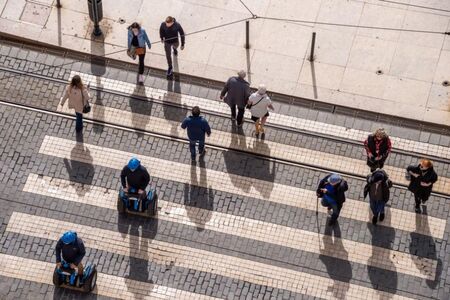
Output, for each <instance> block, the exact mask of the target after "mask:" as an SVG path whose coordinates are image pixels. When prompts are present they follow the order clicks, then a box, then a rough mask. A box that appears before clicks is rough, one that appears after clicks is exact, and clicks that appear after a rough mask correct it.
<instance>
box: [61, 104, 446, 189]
mask: <svg viewBox="0 0 450 300" xmlns="http://www.w3.org/2000/svg"><path fill="white" fill-rule="evenodd" d="M92 107H93V109H92V112H91V113H90V114H89V115H88V116H89V117H91V118H93V119H95V116H96V115H100V116H102V121H108V122H110V123H113V124H116V125H121V126H128V127H133V128H138V129H142V130H148V131H153V132H156V133H159V134H164V135H176V136H177V137H180V138H184V137H186V132H185V131H184V130H183V129H182V128H181V127H180V123H179V122H174V121H168V120H165V119H161V118H155V117H150V116H146V115H142V114H138V113H131V112H127V111H123V110H119V109H115V108H111V107H105V106H102V105H95V104H93V105H92ZM57 110H58V111H62V112H66V113H70V111H71V110H70V109H69V108H68V104H65V106H64V107H61V106H60V105H58V108H57ZM94 112H95V114H94ZM207 141H208V143H210V144H212V145H215V146H219V147H225V148H232V149H237V150H243V151H251V152H254V153H258V154H263V155H270V157H274V158H279V159H286V160H289V161H294V162H297V163H306V164H310V165H314V166H318V167H321V168H325V169H327V168H329V169H332V170H345V171H346V172H352V173H355V174H358V175H360V176H366V175H367V173H368V167H367V165H366V162H365V161H362V160H359V159H354V158H349V157H345V156H339V155H335V154H329V153H326V152H320V151H315V150H310V149H306V148H300V147H295V146H290V145H285V144H280V143H275V142H271V141H261V140H258V139H256V138H254V137H251V136H250V137H245V139H243V136H242V135H239V134H235V133H230V132H224V131H218V130H214V131H213V134H212V135H211V137H210V138H208V139H207ZM384 169H385V170H386V172H387V173H388V174H389V178H390V179H391V180H392V181H394V182H396V183H401V184H408V182H407V181H406V179H405V169H402V168H397V167H392V166H388V165H385V166H384ZM433 189H434V190H435V191H439V192H443V193H447V194H450V179H449V178H445V177H442V176H441V177H439V181H438V182H437V183H435V184H434V186H433Z"/></svg>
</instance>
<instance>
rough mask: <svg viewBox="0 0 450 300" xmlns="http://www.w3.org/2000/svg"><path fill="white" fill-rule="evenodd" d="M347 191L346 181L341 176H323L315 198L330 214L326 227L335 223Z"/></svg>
mask: <svg viewBox="0 0 450 300" xmlns="http://www.w3.org/2000/svg"><path fill="white" fill-rule="evenodd" d="M347 190H348V184H347V181H345V180H344V179H343V178H342V177H341V175H339V174H336V173H332V174H329V175H327V176H325V177H324V178H323V179H322V180H321V181H320V182H319V186H318V187H317V191H316V194H317V197H318V198H321V199H322V200H321V204H322V206H324V207H326V208H328V212H329V213H331V218H330V221H329V222H328V225H330V226H332V225H334V224H335V223H336V220H337V218H338V217H339V214H340V212H341V209H342V206H343V205H344V202H345V192H346V191H347Z"/></svg>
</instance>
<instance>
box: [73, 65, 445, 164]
mask: <svg viewBox="0 0 450 300" xmlns="http://www.w3.org/2000/svg"><path fill="white" fill-rule="evenodd" d="M74 75H80V76H81V77H82V78H83V81H84V82H85V83H90V85H91V86H92V87H97V88H102V89H104V90H110V91H117V92H121V93H126V94H130V95H131V94H133V95H137V96H141V97H148V98H153V99H159V100H163V101H166V102H171V103H175V104H178V105H183V106H186V107H193V106H200V107H201V108H203V109H205V110H208V111H213V112H218V113H224V114H229V113H230V111H229V108H228V106H226V104H224V103H223V102H222V101H218V100H211V99H206V98H200V97H194V96H190V95H184V94H179V93H174V92H168V91H166V90H162V89H156V88H152V87H146V86H145V87H142V88H136V84H133V83H128V82H124V81H120V80H114V79H109V78H105V77H100V76H95V75H90V74H86V73H80V72H75V71H72V72H71V74H70V77H72V76H74ZM246 116H247V117H250V115H249V112H246ZM269 121H270V123H273V124H276V125H280V126H287V127H291V128H295V129H300V130H307V131H310V132H316V133H320V134H325V135H328V136H336V137H339V138H344V139H349V140H352V141H358V142H361V143H362V141H364V140H365V139H366V138H367V135H368V134H369V133H370V132H367V131H363V130H358V129H352V128H348V127H344V126H338V125H332V124H327V123H323V122H317V121H312V120H307V119H301V118H297V117H292V116H287V115H283V114H278V113H271V114H270V120H269ZM391 140H392V143H393V147H394V148H397V149H402V150H406V151H413V152H416V153H421V154H424V155H433V156H437V157H443V158H447V159H450V148H449V147H444V146H439V145H435V144H429V143H424V142H418V141H413V140H409V139H405V138H403V137H394V136H391Z"/></svg>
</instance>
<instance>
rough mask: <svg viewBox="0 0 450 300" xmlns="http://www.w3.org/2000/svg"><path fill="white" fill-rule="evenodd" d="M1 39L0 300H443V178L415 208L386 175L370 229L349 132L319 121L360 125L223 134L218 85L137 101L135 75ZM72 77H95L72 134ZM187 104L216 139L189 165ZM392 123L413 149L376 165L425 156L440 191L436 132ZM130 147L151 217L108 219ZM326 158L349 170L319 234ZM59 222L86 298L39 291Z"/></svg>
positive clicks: (442, 162)
mask: <svg viewBox="0 0 450 300" xmlns="http://www.w3.org/2000/svg"><path fill="white" fill-rule="evenodd" d="M0 46H1V48H0V53H1V56H0V85H1V87H2V88H1V89H0V100H2V101H6V102H7V103H9V104H7V103H6V102H3V103H0V126H1V129H2V130H1V131H0V142H1V147H0V149H1V152H0V165H1V168H0V170H1V171H0V175H1V176H0V182H1V185H0V192H1V196H0V202H1V205H2V208H3V209H2V211H1V213H0V247H1V248H0V298H1V299H28V298H33V299H47V298H52V297H53V298H55V299H60V298H64V299H80V298H82V299H91V298H92V299H94V298H95V299H109V298H121V299H133V298H136V299H144V298H148V299H154V298H162V299H174V298H179V299H209V298H222V299H310V298H311V299H313V298H319V299H344V298H348V299H406V298H413V299H430V298H432V299H449V297H450V282H449V279H450V275H449V271H450V269H449V268H450V267H449V258H450V253H449V252H450V251H449V247H448V245H447V241H448V239H449V232H450V226H449V225H448V221H449V215H450V214H449V205H448V203H449V202H448V201H449V194H450V193H448V191H447V189H448V184H442V185H441V191H440V192H441V193H440V194H434V195H433V196H432V197H431V198H430V200H429V202H428V205H427V207H426V210H425V212H426V213H425V214H422V215H417V214H415V213H414V211H413V209H414V205H413V199H412V195H411V194H410V193H409V192H408V191H406V189H405V187H404V184H405V183H404V182H402V181H401V180H402V178H401V175H396V176H397V177H396V178H394V179H395V180H394V181H396V183H398V184H396V185H395V186H394V187H393V188H392V201H390V203H389V208H388V211H387V218H386V220H385V221H384V222H382V223H381V224H379V225H378V226H373V225H371V223H370V222H369V220H370V214H369V209H368V203H367V200H364V199H362V196H361V194H362V188H363V185H364V176H363V175H364V174H363V172H364V169H363V164H364V162H363V161H364V153H363V151H362V145H361V144H360V143H357V142H355V141H356V139H357V138H358V136H357V135H352V136H341V138H342V139H333V137H332V136H328V135H327V134H326V132H325V131H323V130H322V131H319V129H318V127H317V125H318V123H317V122H321V124H324V125H323V126H341V125H340V124H339V122H344V123H346V122H352V124H354V125H355V126H354V128H353V130H356V131H360V132H366V131H368V130H370V129H371V127H370V128H367V125H364V124H366V123H365V122H366V121H364V120H351V118H350V117H348V120H343V118H344V119H345V118H347V117H345V116H335V118H336V119H339V120H340V121H337V122H334V119H332V117H327V118H326V119H325V120H324V119H320V118H318V117H317V116H318V115H320V112H317V113H316V114H315V113H314V112H311V113H308V116H297V117H296V116H295V115H289V113H286V114H284V113H283V112H282V111H278V112H277V114H278V115H279V117H278V120H285V119H283V118H284V117H285V116H289V117H291V119H289V120H291V121H292V123H291V124H286V125H287V127H289V128H287V127H283V126H276V127H268V129H267V136H266V139H265V140H262V141H261V140H257V139H255V138H254V136H253V135H252V127H253V125H252V124H251V123H249V122H247V123H245V124H244V127H243V129H242V130H237V129H235V128H233V127H232V125H231V122H230V120H229V118H228V117H227V116H226V115H224V114H223V113H221V111H220V107H219V106H217V105H216V104H214V102H212V101H214V100H216V99H217V93H218V91H217V90H216V89H213V88H207V87H201V86H196V85H194V84H185V83H181V84H180V83H177V82H172V81H166V80H165V79H161V78H158V77H157V76H149V77H148V78H147V81H146V86H147V88H153V89H159V90H166V91H169V92H171V93H166V94H164V95H165V96H163V97H161V98H159V97H158V96H157V95H156V94H155V95H153V96H154V98H156V99H153V100H152V99H150V98H152V97H153V96H152V95H146V96H147V97H148V99H143V96H144V95H143V94H142V93H143V92H145V91H146V90H144V91H143V88H142V87H136V88H135V90H133V91H128V90H127V89H126V87H127V86H129V85H130V84H132V83H133V82H134V81H135V80H136V78H135V73H133V72H129V71H126V70H119V69H116V68H114V67H111V66H104V67H102V66H100V67H99V66H98V65H91V64H90V63H89V62H76V63H74V62H73V61H72V60H71V59H67V58H61V57H58V56H57V55H53V54H49V53H44V52H42V51H37V50H36V51H32V50H27V49H18V48H16V47H14V46H8V45H5V44H2V45H1V44H0ZM52 65H54V66H55V67H52ZM58 66H59V67H58ZM19 71H27V72H31V71H33V72H32V74H28V75H26V74H20V73H17V72H19ZM74 71H75V72H83V73H84V74H88V75H89V74H91V75H92V74H93V75H101V76H102V79H100V81H99V84H98V85H94V84H95V80H97V78H98V77H92V78H93V80H94V81H93V83H92V84H91V87H92V95H93V103H94V105H93V111H92V113H91V114H90V115H89V116H88V119H90V120H93V121H95V122H86V123H85V129H84V134H83V136H82V137H80V136H78V137H76V136H75V134H74V130H73V129H74V119H73V117H72V116H70V115H66V114H59V113H56V112H63V113H65V112H66V108H64V107H59V106H58V102H59V98H60V96H61V94H62V91H63V89H64V86H65V83H64V82H65V81H67V80H68V79H69V77H70V75H71V72H74ZM37 74H40V75H42V77H38V76H36V75H37ZM72 74H73V73H72ZM31 75H33V76H31ZM47 77H48V78H47ZM89 80H90V79H89ZM107 84H113V85H112V86H107ZM102 86H103V87H102ZM153 92H154V91H153ZM179 93H182V94H183V96H180V94H179ZM196 99H197V100H196ZM199 99H200V100H201V101H204V103H205V105H206V106H207V110H206V112H205V116H206V117H207V118H208V120H209V121H210V123H211V126H212V128H213V136H212V137H211V140H209V141H208V142H209V143H210V146H208V153H207V155H206V157H205V159H204V160H200V161H198V162H197V164H195V165H193V164H191V162H190V154H189V150H188V146H187V144H186V141H185V139H184V135H183V132H182V131H180V130H179V129H178V126H177V124H178V122H179V121H181V120H182V118H183V117H184V116H185V115H186V114H187V113H188V111H189V109H190V107H191V104H193V102H192V101H200V100H199ZM143 100H145V101H143ZM189 101H191V102H189ZM208 101H209V102H208ZM275 101H276V99H275ZM208 103H210V104H209V106H208ZM14 104H20V105H29V106H33V107H35V108H41V109H45V111H42V110H31V109H27V108H24V107H20V106H14ZM275 105H278V103H277V102H276V103H275ZM279 105H280V106H283V105H284V104H281V103H280V104H279ZM215 107H217V109H216V108H215ZM52 112H55V113H52ZM314 115H315V116H316V118H313V116H314ZM273 117H275V116H273ZM294 117H296V118H294ZM300 117H301V119H300ZM297 119H298V120H297ZM270 120H271V119H269V122H270ZM299 120H306V121H308V122H303V121H299ZM342 120H343V121H342ZM105 122H106V123H105ZM274 122H275V118H274ZM302 122H303V123H302ZM310 122H316V123H310ZM298 124H304V127H302V128H296V126H297V125H298ZM305 124H306V125H305ZM311 124H312V125H311ZM346 124H349V123H346ZM280 125H283V124H280ZM302 126H303V125H302ZM308 126H310V127H308ZM365 126H366V127H365ZM330 128H335V129H336V127H330ZM297 129H301V131H299V130H297ZM391 129H392V131H393V132H397V133H402V132H403V133H404V134H397V135H395V136H396V137H397V138H398V139H399V140H398V141H401V140H400V139H403V140H404V141H405V143H406V144H408V143H409V144H408V145H411V147H412V148H414V147H415V148H414V150H415V151H414V152H415V153H412V152H408V148H407V147H404V148H403V149H401V147H398V148H396V149H395V151H394V153H392V155H391V156H390V158H389V160H388V162H387V165H388V166H389V167H390V168H392V170H394V169H398V170H401V169H403V168H404V167H405V166H406V165H408V164H410V163H414V162H416V161H417V159H419V158H420V157H422V155H424V154H426V153H427V151H430V152H431V155H432V157H433V159H434V160H435V161H436V164H435V165H436V169H437V171H438V174H439V175H440V176H441V178H442V182H445V180H447V178H450V170H449V165H450V164H449V162H448V161H447V158H448V157H447V154H446V153H447V152H446V151H448V149H447V148H446V147H448V144H446V139H445V137H444V136H442V137H439V138H438V139H435V138H430V137H432V136H435V133H427V132H419V133H417V132H415V131H414V130H411V129H408V128H395V126H394V125H391ZM336 130H337V129H336ZM148 132H152V133H154V134H149V133H148ZM214 132H216V135H214ZM218 132H221V134H220V135H219V134H217V133H218ZM339 132H340V133H339ZM339 132H338V133H337V134H342V135H343V134H345V131H339ZM317 133H320V135H317ZM359 134H360V133H359ZM427 134H428V135H427ZM168 136H170V137H168ZM427 136H428V138H429V139H427V140H425V139H424V137H427ZM345 139H349V140H351V139H354V140H355V141H352V142H349V141H345ZM406 144H405V145H406ZM423 144H426V145H427V147H425V148H423V147H422V146H421V145H423ZM394 147H396V145H395V144H394ZM421 147H422V148H421ZM439 147H440V148H439ZM233 149H234V150H233ZM295 149H298V151H301V153H303V154H304V155H306V159H307V158H311V157H313V154H314V153H315V154H314V155H319V156H320V155H321V156H322V157H323V161H322V162H320V161H319V162H317V164H319V163H321V165H320V166H321V168H319V169H318V168H314V167H312V168H311V167H307V166H304V165H303V163H304V162H305V158H304V157H302V156H301V155H299V156H295V155H297V154H298V153H297V152H296V151H295ZM433 149H434V150H433ZM236 150H239V151H236ZM132 154H137V155H138V156H139V158H140V159H141V160H142V162H143V163H144V164H145V165H146V166H147V167H148V169H149V171H150V173H151V175H152V178H151V185H152V186H154V187H156V189H157V190H158V193H159V196H160V202H159V208H158V210H159V211H158V215H157V216H156V217H155V218H151V219H146V218H143V217H138V216H128V217H123V216H120V215H118V214H117V211H116V199H117V189H118V187H119V180H118V177H119V173H120V168H121V167H122V165H124V164H125V163H126V162H127V160H128V159H129V157H130V156H131V155H132ZM261 155H263V156H261ZM289 155H290V156H289ZM267 156H268V157H274V158H277V160H269V159H267ZM288 158H289V159H288ZM280 159H281V160H280ZM287 160H289V161H290V162H287ZM325 161H326V163H324V162H325ZM342 161H350V162H354V163H359V164H361V166H360V167H359V168H360V169H358V170H357V171H355V170H356V169H352V168H355V167H354V166H353V165H352V166H346V165H344V164H342ZM299 163H300V164H299ZM327 164H332V165H334V169H337V170H339V171H341V172H344V173H354V175H355V176H348V177H346V179H347V180H348V183H349V186H350V189H349V191H348V200H347V202H346V203H345V205H344V208H343V211H342V215H341V217H340V218H339V222H338V224H337V225H336V226H335V227H329V226H326V221H327V212H326V209H323V208H322V207H319V208H318V214H317V215H316V199H315V196H314V190H315V187H316V185H317V182H318V180H319V179H320V178H321V177H323V176H324V175H325V174H326V173H327V171H326V169H327ZM332 169H333V168H332ZM366 171H367V170H366ZM356 175H358V176H356ZM66 229H75V230H76V231H77V232H78V233H79V234H80V235H81V237H82V238H83V239H84V241H85V244H86V247H87V254H86V257H85V260H86V261H92V262H95V263H96V264H97V267H98V270H99V273H100V275H99V279H98V284H97V289H96V290H95V293H94V294H92V295H85V296H82V295H80V294H78V293H76V292H73V291H68V290H61V289H56V288H54V287H53V285H52V284H51V276H52V270H53V264H54V246H55V243H56V239H57V238H58V237H59V236H60V235H61V234H62V233H63V232H64V231H65V230H66Z"/></svg>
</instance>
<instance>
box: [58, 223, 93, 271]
mask: <svg viewBox="0 0 450 300" xmlns="http://www.w3.org/2000/svg"><path fill="white" fill-rule="evenodd" d="M85 254H86V250H85V249H84V244H83V241H82V240H81V239H80V238H79V237H78V236H77V233H76V232H74V231H67V232H65V233H64V234H63V235H62V237H61V238H60V239H59V240H58V242H57V243H56V248H55V255H56V266H57V267H58V268H59V267H61V256H62V259H64V261H65V262H67V263H69V264H70V268H72V269H75V268H78V275H79V276H82V275H83V265H82V264H81V261H82V260H83V257H84V255H85Z"/></svg>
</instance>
